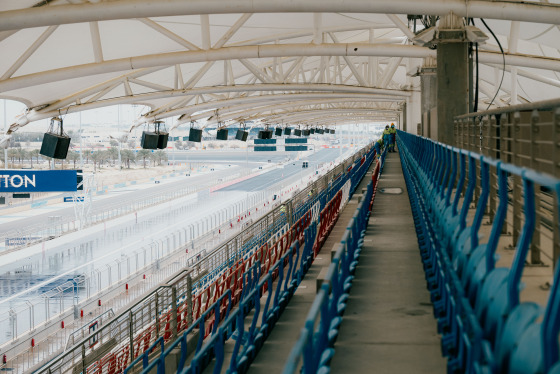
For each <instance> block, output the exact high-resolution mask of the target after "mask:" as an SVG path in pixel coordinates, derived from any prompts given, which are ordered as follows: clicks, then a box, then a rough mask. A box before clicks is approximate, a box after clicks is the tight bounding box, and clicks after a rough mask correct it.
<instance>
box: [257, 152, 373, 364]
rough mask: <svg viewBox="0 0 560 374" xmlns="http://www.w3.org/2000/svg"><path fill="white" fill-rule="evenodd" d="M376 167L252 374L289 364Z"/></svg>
mask: <svg viewBox="0 0 560 374" xmlns="http://www.w3.org/2000/svg"><path fill="white" fill-rule="evenodd" d="M374 166H375V163H373V164H372V165H371V166H370V168H369V170H368V172H367V173H366V175H365V176H364V178H363V179H362V181H361V182H360V184H359V185H358V188H357V189H356V191H355V192H354V196H353V197H352V198H351V199H350V200H349V201H348V203H347V204H346V206H345V207H344V209H343V210H342V211H341V212H340V215H339V218H338V221H337V223H336V225H335V226H334V227H333V229H332V231H331V233H330V235H329V237H328V238H327V240H326V241H325V243H324V244H323V247H322V248H321V251H320V252H319V254H318V256H317V257H316V258H315V260H314V261H313V265H312V266H311V267H310V268H309V270H308V271H307V274H306V275H305V278H304V279H303V281H302V282H301V284H300V285H299V287H298V289H297V291H296V292H295V293H294V296H293V297H292V299H291V300H290V302H289V303H288V305H287V306H286V309H285V310H284V313H282V316H281V317H280V319H279V320H278V322H277V323H276V326H275V327H274V329H273V330H272V332H271V334H270V336H269V337H268V339H267V340H266V342H265V343H264V345H263V347H262V348H261V351H260V352H259V354H258V355H257V357H256V358H255V360H254V361H253V363H252V364H251V366H250V367H249V371H248V372H249V374H272V373H281V372H282V370H283V369H284V365H285V364H286V360H287V359H288V356H289V355H290V352H291V351H292V348H293V346H294V344H295V343H296V342H297V340H298V338H299V335H300V332H301V329H302V328H303V326H304V324H305V318H306V317H307V313H308V312H309V309H310V308H311V304H312V303H313V300H314V299H315V295H316V293H317V284H318V282H317V278H318V277H319V275H320V273H321V270H323V269H326V268H328V267H329V265H330V263H331V250H332V248H333V246H334V245H336V244H338V243H340V240H341V239H342V236H343V235H344V232H345V231H346V227H347V226H348V223H349V222H350V219H351V218H352V216H353V215H354V213H355V212H356V209H357V208H358V199H359V196H360V194H361V191H362V189H363V188H366V187H367V185H368V183H369V182H370V181H371V176H372V171H373V169H374ZM320 283H321V282H319V288H320Z"/></svg>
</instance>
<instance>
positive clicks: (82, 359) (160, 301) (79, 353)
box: [40, 152, 371, 373]
mask: <svg viewBox="0 0 560 374" xmlns="http://www.w3.org/2000/svg"><path fill="white" fill-rule="evenodd" d="M364 154H365V152H364ZM370 158H371V157H370ZM358 166H359V162H356V165H355V168H354V169H355V170H354V171H352V172H349V173H346V174H343V175H341V176H339V178H343V179H351V178H352V176H353V174H354V173H355V172H357V171H358V170H364V168H363V167H358ZM333 174H334V171H333V172H331V173H329V174H327V175H326V176H324V178H325V180H327V179H328V180H329V181H336V180H337V178H334V176H333ZM319 183H322V182H321V181H316V182H314V183H313V184H312V187H311V190H314V191H315V195H316V196H317V199H318V201H320V200H321V199H322V198H323V196H324V195H325V194H332V191H331V190H332V183H331V184H330V185H328V188H327V189H325V190H322V191H319V190H318V185H319ZM324 184H325V185H327V184H326V183H324ZM301 194H302V193H300V194H298V196H299V195H301ZM301 204H302V205H306V204H307V202H305V201H303V199H302V202H301ZM292 205H293V202H292V201H288V202H286V204H285V205H284V206H287V207H288V209H287V210H283V208H282V207H277V208H276V209H274V211H272V212H270V213H269V214H267V215H266V216H265V217H264V218H261V220H259V221H257V222H256V223H255V224H253V225H251V226H250V227H249V228H248V230H245V231H244V232H242V233H240V234H238V235H237V236H236V237H235V238H234V239H232V240H230V241H228V243H226V244H225V245H223V246H220V247H217V248H215V249H214V250H212V251H211V252H209V253H206V254H205V256H204V257H202V258H200V259H199V258H196V259H193V262H192V263H189V264H188V266H189V270H188V271H186V270H185V271H183V273H181V275H180V276H179V275H178V276H176V277H174V278H173V279H175V281H176V282H179V281H178V280H177V279H180V280H181V282H183V283H185V282H186V284H188V286H185V287H186V288H185V289H186V290H189V292H190V296H186V295H187V292H186V291H185V292H183V291H184V290H182V289H179V288H177V287H176V286H173V285H170V286H161V287H163V288H165V289H166V290H164V289H161V287H160V289H161V290H160V292H158V291H157V290H156V291H155V292H152V293H150V295H148V296H146V297H145V298H144V299H143V300H142V301H140V302H138V303H136V304H135V306H134V307H133V308H130V309H128V310H127V311H125V312H123V313H120V314H119V315H118V316H117V317H116V318H115V319H114V320H113V321H112V322H110V323H108V324H106V325H105V326H103V327H102V328H101V329H100V330H98V331H93V332H92V333H91V335H90V337H89V338H87V339H84V340H82V341H81V342H79V343H77V344H76V346H75V347H73V348H72V349H71V350H70V351H68V352H66V353H64V355H62V356H60V357H58V358H57V359H55V360H53V361H51V362H50V363H49V365H47V366H45V367H43V368H41V371H40V372H51V373H54V372H65V370H69V369H70V368H71V367H81V366H83V367H85V368H86V369H88V368H89V369H88V370H89V372H102V371H103V372H104V371H106V370H108V369H107V368H108V367H115V365H116V364H117V363H120V365H125V363H127V362H130V360H132V359H134V358H136V357H137V356H138V355H139V354H142V353H143V352H144V351H145V350H146V349H147V348H148V347H149V345H150V344H153V342H154V341H156V340H157V339H158V338H159V337H160V336H161V335H162V334H165V331H168V330H169V329H171V331H173V333H172V334H171V336H170V337H171V338H173V337H175V336H177V333H179V332H180V331H183V330H181V329H185V328H187V327H188V326H190V322H192V321H193V320H194V319H196V317H199V316H200V315H201V314H203V313H204V312H205V311H206V310H208V308H209V307H210V305H211V304H212V302H213V301H214V300H215V299H216V297H219V296H216V295H219V294H221V293H223V292H224V290H225V289H226V287H225V284H227V282H233V283H235V279H236V276H237V277H239V276H240V274H241V271H240V269H243V267H244V266H245V269H246V264H247V260H246V259H248V258H252V257H251V256H253V254H254V253H257V252H258V251H256V249H258V248H261V251H260V252H258V253H260V256H261V257H260V258H259V261H263V260H266V261H269V262H270V263H271V264H272V262H271V261H272V260H277V258H278V257H279V256H280V254H281V253H283V252H285V251H286V250H287V248H289V245H290V244H291V243H292V242H293V241H294V240H296V239H298V238H299V239H298V240H303V239H302V238H303V230H304V229H305V227H306V226H305V225H308V224H309V221H310V215H311V214H312V211H313V210H314V209H313V206H312V207H310V209H309V212H307V213H305V214H303V215H302V217H301V218H299V219H298V220H297V221H295V217H297V214H296V212H295V211H294V209H293V208H292ZM264 220H266V223H264V222H265V221H264ZM286 220H287V221H288V222H290V221H291V222H294V221H295V223H294V224H293V225H292V227H291V228H290V230H289V232H288V233H285V234H282V230H284V231H285V230H286V229H285V225H286ZM302 222H303V223H302ZM306 222H307V223H306ZM304 223H305V224H304ZM265 227H268V228H269V230H268V231H267V230H264V228H265ZM276 229H278V231H277V232H276V233H273V234H272V235H269V237H268V238H261V239H258V240H253V239H254V235H255V233H256V232H261V233H270V232H271V231H274V230H276ZM295 233H297V234H295ZM267 235H268V234H267ZM274 235H276V236H277V237H280V240H278V241H277V243H276V244H274V245H272V246H271V245H270V243H268V242H269V241H270V239H271V238H272V237H274ZM263 242H267V243H265V248H267V252H263V250H262V248H263V247H262V245H261V244H262V243H263ZM259 245H261V246H260V247H259ZM266 256H269V257H266ZM270 256H271V257H270ZM240 260H241V262H239V261H240ZM232 261H236V262H235V263H234V264H232V265H231V266H230V267H229V268H228V267H227V266H225V265H224V264H229V263H231V262H232ZM251 261H253V260H251ZM235 269H237V270H235ZM232 273H235V274H236V275H232V276H231V277H230V275H231V274H232ZM208 274H212V276H207V275H208ZM187 279H189V281H188V282H187ZM175 281H174V282H175ZM220 282H221V283H220ZM183 283H182V284H183ZM166 284H169V282H166ZM205 284H208V285H209V286H208V287H204V285H205ZM197 285H200V287H198V288H197ZM174 287H175V288H174ZM173 289H175V291H173ZM201 289H203V290H201ZM173 293H175V294H176V297H177V298H175V297H174V296H173V295H172V294H173ZM189 300H190V301H191V302H188V301H189ZM140 315H141V316H142V318H144V319H142V318H141V317H139V316H140ZM176 315H183V317H182V319H181V321H182V322H180V323H179V322H178V321H177V319H176V318H175V316H176ZM148 322H149V323H148ZM158 326H159V327H158ZM117 331H118V333H117ZM91 339H94V340H95V342H100V343H99V344H98V343H95V345H92V346H90V345H89V344H90V340H91ZM123 342H124V343H123Z"/></svg>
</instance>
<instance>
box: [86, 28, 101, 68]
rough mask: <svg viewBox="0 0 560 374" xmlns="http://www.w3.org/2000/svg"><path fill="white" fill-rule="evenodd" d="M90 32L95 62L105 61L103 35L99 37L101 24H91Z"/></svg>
mask: <svg viewBox="0 0 560 374" xmlns="http://www.w3.org/2000/svg"><path fill="white" fill-rule="evenodd" d="M89 32H90V34H91V44H92V46H93V57H94V59H95V62H101V61H103V47H102V46H101V35H99V23H98V22H90V23H89Z"/></svg>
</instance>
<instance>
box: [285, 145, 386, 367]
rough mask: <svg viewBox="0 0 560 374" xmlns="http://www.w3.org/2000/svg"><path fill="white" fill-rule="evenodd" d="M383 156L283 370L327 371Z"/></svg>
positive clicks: (361, 245) (360, 248)
mask: <svg viewBox="0 0 560 374" xmlns="http://www.w3.org/2000/svg"><path fill="white" fill-rule="evenodd" d="M384 158H385V154H383V155H382V157H381V159H380V160H379V161H378V162H377V164H376V166H375V169H374V172H373V176H372V180H371V181H370V182H369V184H368V186H367V192H366V194H365V196H364V198H363V199H362V201H361V202H360V203H359V204H358V208H357V209H356V212H355V213H354V215H353V217H352V219H351V220H350V222H349V224H348V227H347V228H346V232H345V233H344V235H343V237H342V240H341V243H340V244H339V246H338V249H337V250H336V252H335V256H334V257H333V259H332V262H331V265H330V266H329V268H328V271H327V275H326V277H325V280H324V281H323V284H322V286H321V289H320V290H319V292H318V293H317V296H316V297H315V299H314V301H313V304H312V306H311V309H310V310H309V313H308V314H307V318H306V321H305V326H304V328H303V329H302V331H301V335H300V337H299V339H298V341H297V342H296V344H295V345H294V347H293V348H292V351H291V352H290V356H289V358H288V361H287V363H286V365H285V366H284V371H283V373H284V374H292V373H296V372H300V371H301V372H302V373H304V374H310V373H328V372H329V370H330V362H331V359H332V357H333V355H334V352H335V350H334V344H335V342H336V339H337V337H338V331H339V328H340V324H341V322H342V315H343V314H344V311H345V310H346V303H347V300H348V296H349V293H350V289H351V288H352V281H353V279H354V272H355V270H356V266H357V265H358V260H359V257H360V253H361V250H362V247H363V244H364V240H363V238H364V236H365V232H366V227H367V223H368V220H369V217H370V213H371V208H372V205H373V200H374V198H375V193H376V191H377V182H378V178H379V173H380V171H381V165H382V162H383V160H384Z"/></svg>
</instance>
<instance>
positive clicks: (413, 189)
mask: <svg viewBox="0 0 560 374" xmlns="http://www.w3.org/2000/svg"><path fill="white" fill-rule="evenodd" d="M398 143H399V150H400V157H401V160H402V165H403V172H404V176H405V181H406V183H407V187H408V191H409V198H410V202H411V207H412V211H413V216H414V221H415V226H416V232H417V235H418V242H419V246H420V252H421V256H422V261H423V265H424V270H425V274H426V280H427V286H428V290H429V291H430V294H431V299H432V302H433V305H434V315H435V317H436V318H437V320H438V331H439V332H440V333H441V334H442V352H443V354H444V356H447V357H448V371H449V372H464V373H525V374H528V373H552V372H554V373H560V364H559V363H558V354H559V346H558V334H559V332H560V323H559V321H560V320H559V318H558V316H559V313H560V312H559V311H560V286H559V285H558V283H560V270H559V269H560V267H559V266H556V270H555V274H554V282H553V286H552V288H551V290H550V295H549V299H548V302H547V304H546V306H545V307H543V306H541V305H539V304H538V303H536V302H529V301H523V302H521V301H520V292H521V278H522V276H523V273H524V268H525V267H526V258H527V255H528V253H529V250H530V246H531V240H532V238H533V237H534V236H535V235H538V233H537V232H536V230H535V221H536V217H537V215H538V214H537V212H538V211H537V208H538V207H537V205H536V204H535V201H536V199H537V198H538V195H539V191H540V190H542V189H544V190H546V191H547V193H549V194H550V195H551V196H552V197H553V201H554V203H553V206H552V208H551V211H552V212H555V213H554V216H555V218H553V220H552V221H551V225H550V227H551V230H552V231H553V232H554V234H553V236H554V237H555V238H557V236H556V235H558V230H559V226H558V219H557V217H558V210H559V206H558V196H559V194H560V181H559V180H558V179H556V178H554V177H552V176H549V175H546V174H541V173H539V172H537V171H535V170H532V169H526V168H522V167H519V166H514V165H512V164H510V163H506V162H503V161H501V160H497V159H495V158H492V157H488V156H484V155H481V154H479V153H475V152H472V151H468V150H464V149H459V148H454V147H451V146H447V145H443V144H439V143H435V142H433V141H431V140H428V139H425V138H421V137H417V136H413V135H410V134H407V133H403V132H399V133H398ZM491 171H492V172H493V173H494V174H495V175H497V178H498V186H497V200H498V204H497V205H498V206H497V209H496V211H495V215H493V217H492V218H491V219H492V221H491V222H492V226H491V231H490V235H489V236H488V238H487V242H486V243H484V242H482V240H483V239H484V236H483V235H482V229H481V226H482V221H483V218H484V215H485V212H487V206H488V204H489V197H490V195H491V194H492V192H491V188H490V174H491ZM477 174H479V177H477ZM512 176H515V177H517V178H521V180H522V191H521V195H522V196H523V204H522V211H523V218H522V221H523V226H522V228H521V233H520V235H519V238H518V240H517V242H515V243H514V245H515V253H514V255H513V259H512V261H511V263H510V264H509V267H502V266H497V260H498V259H497V256H496V251H497V249H498V245H499V244H501V245H503V244H504V243H506V242H508V241H510V240H511V239H510V238H508V237H507V234H506V233H504V231H503V227H504V224H505V222H506V219H507V216H508V215H511V214H512V213H511V211H508V203H509V196H508V189H509V186H508V178H511V177H512ZM477 180H478V181H479V190H480V195H479V196H478V201H477V204H476V211H475V214H474V217H472V219H469V215H468V213H469V206H470V204H471V203H472V201H473V198H474V195H475V187H476V185H477ZM461 200H462V205H461V206H459V202H460V201H461ZM549 245H550V246H552V242H549Z"/></svg>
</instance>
